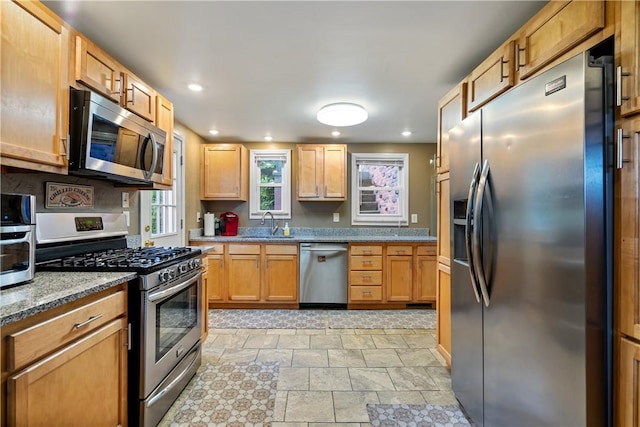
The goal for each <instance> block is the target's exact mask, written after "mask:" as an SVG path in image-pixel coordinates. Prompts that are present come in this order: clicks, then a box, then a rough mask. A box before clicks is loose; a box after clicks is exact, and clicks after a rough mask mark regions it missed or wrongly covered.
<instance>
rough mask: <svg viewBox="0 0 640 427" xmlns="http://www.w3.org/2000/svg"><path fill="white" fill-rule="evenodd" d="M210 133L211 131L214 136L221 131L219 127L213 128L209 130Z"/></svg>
mask: <svg viewBox="0 0 640 427" xmlns="http://www.w3.org/2000/svg"><path fill="white" fill-rule="evenodd" d="M209 133H210V134H211V135H214V136H215V135H217V134H219V133H220V131H218V130H217V129H211V130H210V131H209Z"/></svg>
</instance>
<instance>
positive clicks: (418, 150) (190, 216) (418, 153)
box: [186, 142, 436, 234]
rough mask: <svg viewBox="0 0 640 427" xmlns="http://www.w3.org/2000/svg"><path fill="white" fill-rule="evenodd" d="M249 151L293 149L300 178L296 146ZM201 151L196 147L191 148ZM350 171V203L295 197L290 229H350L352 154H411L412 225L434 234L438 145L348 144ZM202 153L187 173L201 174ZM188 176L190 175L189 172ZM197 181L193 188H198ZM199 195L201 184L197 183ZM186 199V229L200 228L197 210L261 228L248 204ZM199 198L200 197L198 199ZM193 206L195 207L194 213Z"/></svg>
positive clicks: (260, 144) (265, 146)
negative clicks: (335, 218)
mask: <svg viewBox="0 0 640 427" xmlns="http://www.w3.org/2000/svg"><path fill="white" fill-rule="evenodd" d="M243 145H244V146H245V147H247V148H248V149H249V150H251V149H275V148H277V149H290V150H292V171H291V172H292V178H293V180H294V182H293V187H294V188H295V179H296V175H297V155H296V144H295V143H264V142H245V143H243ZM190 148H191V149H193V148H196V149H197V148H198V147H195V146H192V147H190ZM347 151H348V153H349V155H348V160H347V162H348V169H349V175H348V176H349V185H348V199H347V201H346V202H298V201H297V200H296V198H295V196H294V197H293V198H292V206H291V209H292V218H291V220H290V221H289V226H290V227H351V202H350V200H351V186H350V182H351V181H350V177H351V173H350V169H351V153H381V152H389V153H408V154H409V212H410V213H415V214H418V223H417V224H410V227H420V228H424V227H428V228H430V229H431V234H434V233H435V223H436V219H435V186H434V178H435V168H433V167H432V166H431V164H430V163H429V161H430V160H431V159H433V156H434V155H435V151H436V145H435V144H348V145H347ZM199 157H200V154H199V152H198V153H197V155H196V153H192V154H191V155H190V156H189V159H188V160H187V171H190V170H199V167H200V164H199ZM196 158H197V160H196ZM188 173H189V172H188ZM195 184H196V183H195V180H194V185H195ZM192 188H194V189H195V188H196V187H195V186H194V187H191V186H189V181H188V180H187V189H188V190H187V192H188V193H191V192H192V191H195V190H192ZM197 188H198V192H199V188H200V182H199V181H197ZM188 197H189V198H188V199H187V214H186V215H187V222H186V223H187V226H188V228H201V227H202V222H200V223H199V224H198V223H196V222H195V219H196V213H197V212H198V209H202V210H200V212H201V214H204V213H205V212H212V213H215V214H216V215H219V214H220V213H222V212H227V211H233V212H235V213H237V214H238V215H239V216H240V226H241V227H251V226H258V225H259V222H260V221H259V220H250V219H249V203H248V202H226V201H225V202H212V201H207V202H200V201H199V200H196V203H195V204H191V203H189V200H192V198H191V196H188ZM198 197H199V196H198ZM194 206H195V207H196V208H195V209H194ZM334 212H338V213H339V214H340V222H339V223H335V222H333V213H334Z"/></svg>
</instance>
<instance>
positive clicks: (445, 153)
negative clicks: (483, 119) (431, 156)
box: [436, 82, 467, 173]
mask: <svg viewBox="0 0 640 427" xmlns="http://www.w3.org/2000/svg"><path fill="white" fill-rule="evenodd" d="M466 116H467V83H466V82H462V83H460V84H458V85H457V86H456V87H454V88H453V89H451V90H450V91H449V92H448V93H447V94H446V95H445V96H443V97H442V98H441V99H440V101H439V102H438V148H437V159H436V162H437V167H438V173H443V172H449V130H450V129H451V128H453V127H455V126H457V125H458V123H460V122H461V121H462V120H463V119H464V118H465V117H466Z"/></svg>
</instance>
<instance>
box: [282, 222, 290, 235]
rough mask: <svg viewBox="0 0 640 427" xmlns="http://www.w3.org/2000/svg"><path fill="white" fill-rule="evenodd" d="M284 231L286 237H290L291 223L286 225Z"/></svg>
mask: <svg viewBox="0 0 640 427" xmlns="http://www.w3.org/2000/svg"><path fill="white" fill-rule="evenodd" d="M282 231H283V232H284V235H285V236H288V235H289V223H288V222H285V223H284V228H283V229H282Z"/></svg>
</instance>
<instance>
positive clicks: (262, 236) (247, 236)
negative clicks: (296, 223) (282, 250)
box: [236, 234, 293, 239]
mask: <svg viewBox="0 0 640 427" xmlns="http://www.w3.org/2000/svg"><path fill="white" fill-rule="evenodd" d="M236 237H239V238H241V239H291V238H292V237H293V236H283V235H277V236H270V235H266V234H243V235H238V236H236Z"/></svg>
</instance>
